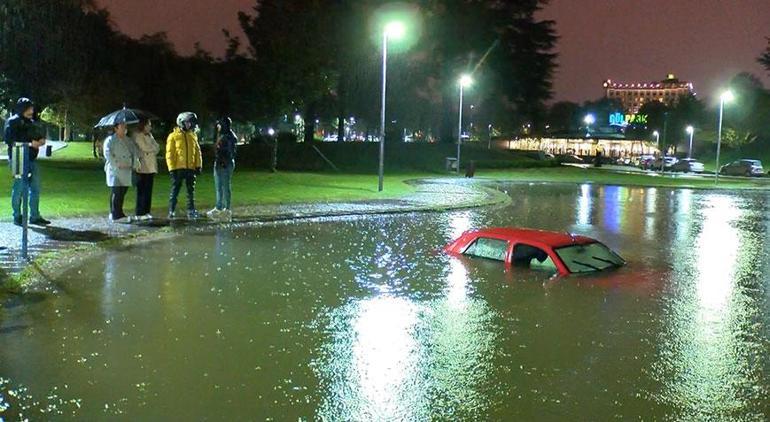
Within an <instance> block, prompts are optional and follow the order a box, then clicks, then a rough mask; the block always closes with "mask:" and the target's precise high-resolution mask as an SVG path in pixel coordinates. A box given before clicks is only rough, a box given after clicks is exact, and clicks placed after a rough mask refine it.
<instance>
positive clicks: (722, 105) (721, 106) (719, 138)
mask: <svg viewBox="0 0 770 422" xmlns="http://www.w3.org/2000/svg"><path fill="white" fill-rule="evenodd" d="M724 112H725V99H724V98H721V99H720V100H719V130H718V131H717V165H716V168H715V169H714V184H718V183H719V153H720V151H721V150H722V119H723V118H724Z"/></svg>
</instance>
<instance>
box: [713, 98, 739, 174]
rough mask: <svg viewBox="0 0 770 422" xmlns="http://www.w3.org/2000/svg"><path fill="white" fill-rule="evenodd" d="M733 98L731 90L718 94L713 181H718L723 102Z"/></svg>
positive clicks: (723, 112) (723, 111) (730, 100)
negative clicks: (717, 127) (717, 122)
mask: <svg viewBox="0 0 770 422" xmlns="http://www.w3.org/2000/svg"><path fill="white" fill-rule="evenodd" d="M734 99H735V96H734V95H733V92H732V91H730V90H727V91H725V92H723V93H722V95H720V96H719V130H718V131H717V163H716V168H715V171H714V175H715V177H714V183H719V153H720V151H721V149H722V121H723V120H724V115H725V103H730V102H732V101H733V100H734Z"/></svg>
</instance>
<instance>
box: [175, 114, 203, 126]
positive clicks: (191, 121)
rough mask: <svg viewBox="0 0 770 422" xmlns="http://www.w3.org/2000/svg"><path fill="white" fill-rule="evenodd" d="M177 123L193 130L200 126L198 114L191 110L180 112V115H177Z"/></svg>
mask: <svg viewBox="0 0 770 422" xmlns="http://www.w3.org/2000/svg"><path fill="white" fill-rule="evenodd" d="M176 125H177V126H179V127H180V128H182V130H193V129H195V127H196V126H198V116H197V115H195V113H193V112H191V111H185V112H184V113H179V115H178V116H176ZM185 126H187V127H185Z"/></svg>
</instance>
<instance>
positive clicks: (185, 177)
mask: <svg viewBox="0 0 770 422" xmlns="http://www.w3.org/2000/svg"><path fill="white" fill-rule="evenodd" d="M176 124H177V126H176V127H175V128H174V130H173V131H172V132H171V133H170V134H169V135H168V139H167V140H166V165H167V166H168V170H169V174H170V176H171V194H170V196H169V204H168V218H169V219H175V218H176V217H177V214H176V208H177V203H178V199H179V193H180V192H181V190H182V185H184V186H185V188H186V192H187V218H189V219H196V218H198V217H200V215H199V213H198V210H197V208H196V207H195V182H196V179H197V176H198V175H199V174H200V173H201V170H202V168H203V158H202V154H201V147H200V144H199V143H198V135H197V128H198V118H197V116H196V115H195V113H191V112H184V113H181V114H180V115H179V116H178V117H177V119H176ZM216 129H217V130H216V143H215V152H214V184H215V190H216V206H215V207H214V209H212V210H211V211H209V212H208V213H207V215H208V216H209V217H210V218H212V219H228V220H229V219H231V218H232V210H231V196H232V195H231V192H232V188H231V180H232V175H233V171H234V170H235V152H236V142H237V138H236V136H235V133H233V130H232V120H231V119H230V118H229V117H225V118H222V119H220V120H219V121H218V122H217V126H216ZM133 132H134V133H133V135H132V136H129V133H128V125H127V124H126V123H124V122H120V123H117V124H116V125H115V126H114V127H113V133H112V134H111V135H110V136H108V137H107V139H106V140H105V141H104V146H103V148H104V159H105V163H104V173H105V175H106V180H107V186H108V187H109V188H110V216H109V218H110V220H112V221H115V222H125V221H132V220H147V219H151V218H152V215H151V214H150V211H151V209H152V191H153V185H154V180H155V174H157V173H158V162H157V160H158V158H157V156H158V152H159V151H160V146H159V145H158V143H157V142H156V141H155V138H154V137H153V136H152V123H151V122H150V121H149V120H140V121H139V123H138V124H137V126H136V130H135V131H133ZM131 186H136V210H135V216H133V217H129V216H127V215H126V214H125V213H124V211H123V203H124V200H125V197H126V193H127V192H128V189H129V188H130V187H131Z"/></svg>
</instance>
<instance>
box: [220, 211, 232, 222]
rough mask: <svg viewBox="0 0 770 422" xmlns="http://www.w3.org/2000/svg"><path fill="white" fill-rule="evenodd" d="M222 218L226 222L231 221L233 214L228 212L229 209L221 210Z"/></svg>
mask: <svg viewBox="0 0 770 422" xmlns="http://www.w3.org/2000/svg"><path fill="white" fill-rule="evenodd" d="M222 216H223V217H224V218H225V220H227V221H232V220H233V212H232V211H231V210H229V209H225V210H222Z"/></svg>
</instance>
